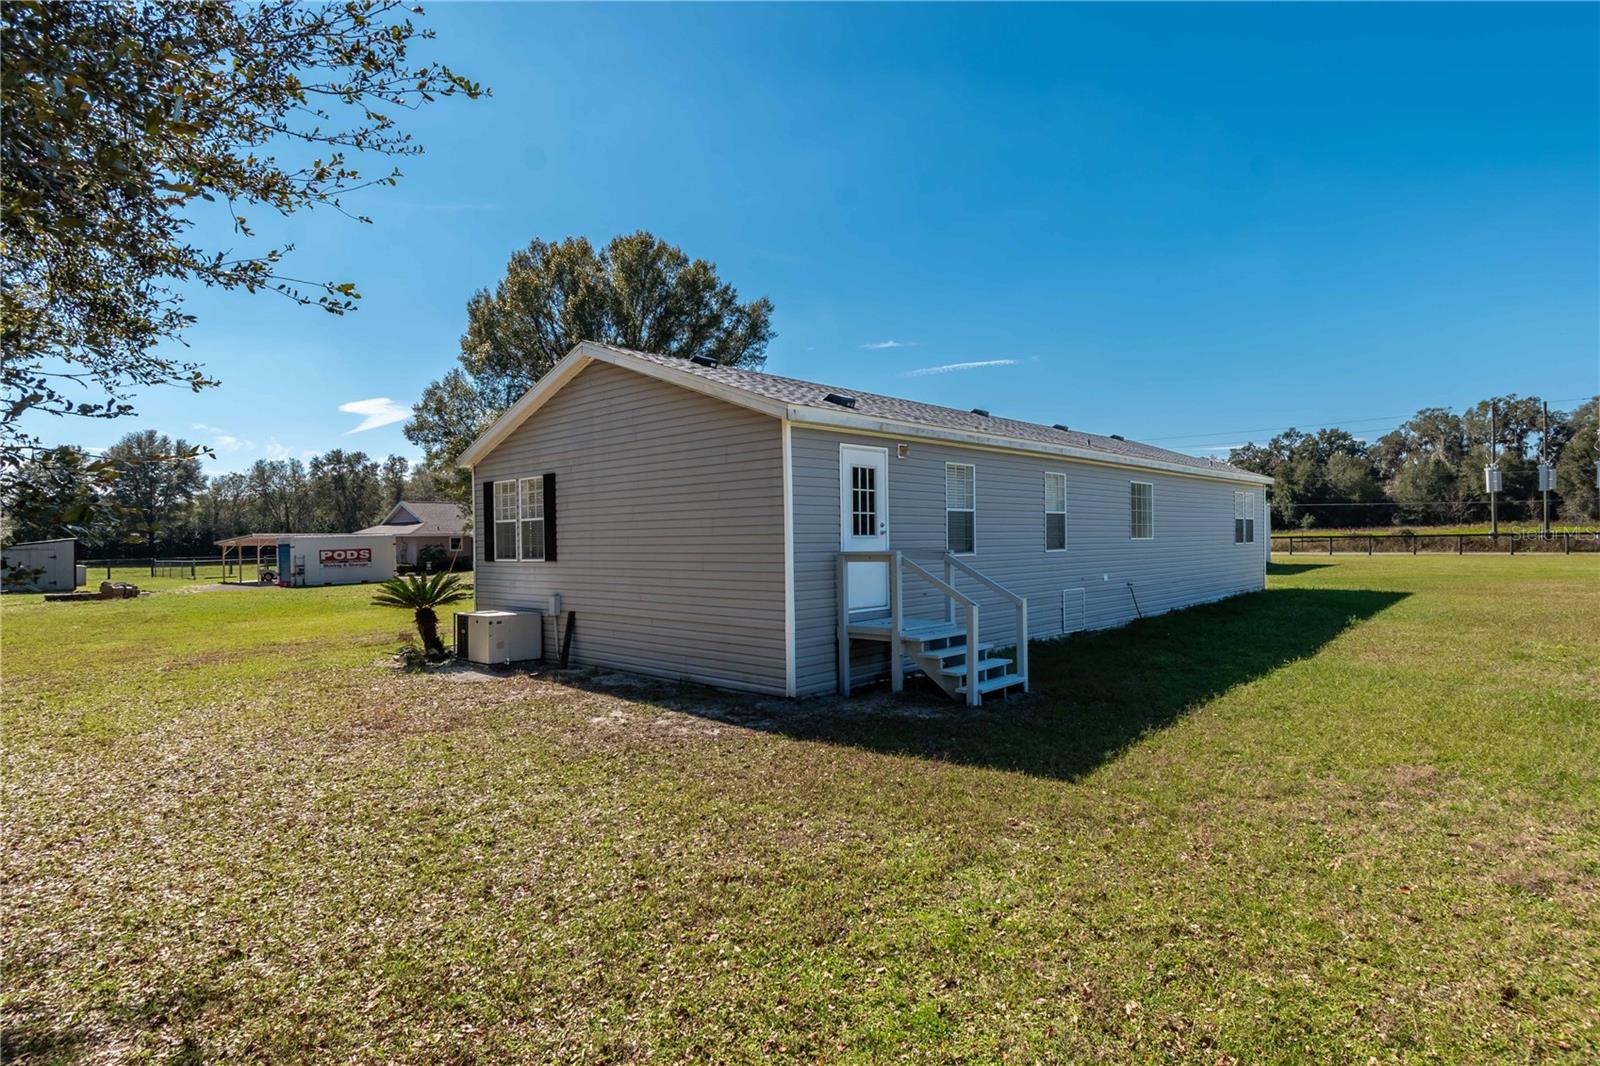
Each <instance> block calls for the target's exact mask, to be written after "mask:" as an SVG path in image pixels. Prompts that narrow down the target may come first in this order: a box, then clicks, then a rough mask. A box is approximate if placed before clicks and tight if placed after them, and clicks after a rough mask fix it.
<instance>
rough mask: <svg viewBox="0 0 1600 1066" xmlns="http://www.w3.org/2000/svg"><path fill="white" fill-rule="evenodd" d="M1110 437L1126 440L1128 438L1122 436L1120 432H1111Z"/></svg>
mask: <svg viewBox="0 0 1600 1066" xmlns="http://www.w3.org/2000/svg"><path fill="white" fill-rule="evenodd" d="M1111 439H1112V440H1127V439H1128V438H1127V437H1124V436H1123V435H1122V434H1121V433H1113V434H1111Z"/></svg>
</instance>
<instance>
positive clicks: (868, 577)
mask: <svg viewBox="0 0 1600 1066" xmlns="http://www.w3.org/2000/svg"><path fill="white" fill-rule="evenodd" d="M839 549H840V550H841V551H847V552H884V551H888V550H889V450H888V449H887V448H863V447H860V446H859V445H855V444H841V445H839ZM845 584H846V586H847V592H846V602H847V603H848V604H849V606H850V610H852V611H873V610H887V609H888V607H889V564H888V563H884V562H864V563H850V564H849V565H848V566H846V568H845Z"/></svg>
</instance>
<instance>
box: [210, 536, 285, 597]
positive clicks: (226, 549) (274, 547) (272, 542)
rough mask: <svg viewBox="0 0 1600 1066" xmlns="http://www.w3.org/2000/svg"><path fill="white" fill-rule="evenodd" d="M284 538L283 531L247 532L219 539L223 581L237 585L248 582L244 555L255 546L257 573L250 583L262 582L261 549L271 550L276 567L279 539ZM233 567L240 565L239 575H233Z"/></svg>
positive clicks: (218, 545)
mask: <svg viewBox="0 0 1600 1066" xmlns="http://www.w3.org/2000/svg"><path fill="white" fill-rule="evenodd" d="M282 539H283V534H281V533H246V534H244V535H243V536H238V537H229V538H228V539H226V540H219V541H217V542H216V544H217V547H219V548H221V549H222V580H223V582H224V583H228V582H230V581H231V582H232V583H233V584H236V585H243V584H246V582H245V579H244V568H245V561H244V557H245V553H246V552H247V551H249V550H250V549H251V548H254V549H255V550H256V575H255V579H254V581H252V582H250V584H260V582H261V573H262V570H263V567H262V563H261V549H263V548H268V549H270V550H271V552H272V555H271V556H270V558H271V559H272V564H273V566H274V567H276V566H277V562H278V558H277V553H278V541H280V540H282ZM230 553H231V557H230ZM233 567H238V569H239V572H238V574H237V575H233V571H232V568H233Z"/></svg>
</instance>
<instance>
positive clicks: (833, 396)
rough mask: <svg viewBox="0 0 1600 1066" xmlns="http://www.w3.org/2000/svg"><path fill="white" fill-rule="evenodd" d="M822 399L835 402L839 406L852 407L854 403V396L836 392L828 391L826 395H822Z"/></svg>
mask: <svg viewBox="0 0 1600 1066" xmlns="http://www.w3.org/2000/svg"><path fill="white" fill-rule="evenodd" d="M823 399H824V400H827V401H828V402H829V403H836V404H838V405H839V406H840V407H850V408H853V407H855V405H856V398H855V397H854V396H840V395H839V394H838V393H837V392H830V393H828V395H826V396H824V397H823Z"/></svg>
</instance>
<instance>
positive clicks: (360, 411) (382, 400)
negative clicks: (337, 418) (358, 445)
mask: <svg viewBox="0 0 1600 1066" xmlns="http://www.w3.org/2000/svg"><path fill="white" fill-rule="evenodd" d="M339 410H341V411H343V412H344V413H345V414H350V415H363V416H365V417H363V418H362V419H361V424H360V425H358V426H356V428H355V429H352V430H349V431H347V433H346V435H347V436H348V435H349V433H364V432H366V431H367V430H369V429H377V428H378V427H379V426H387V425H388V424H389V423H391V422H401V421H404V420H405V419H407V418H410V417H411V408H409V407H407V406H406V405H405V404H403V403H395V402H394V401H393V400H391V399H389V397H387V396H374V397H373V398H372V399H370V400H351V401H350V402H349V403H342V404H340V405H339Z"/></svg>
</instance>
